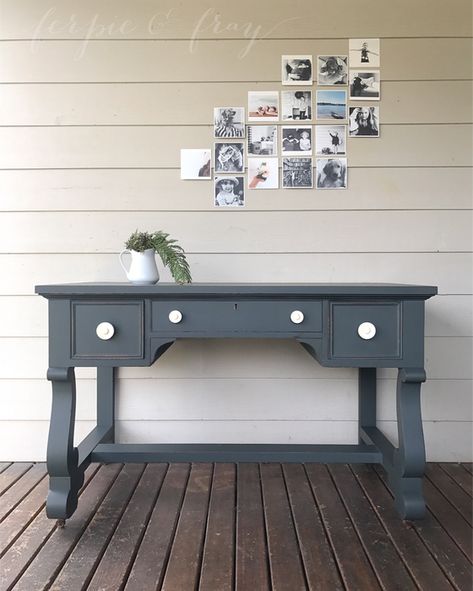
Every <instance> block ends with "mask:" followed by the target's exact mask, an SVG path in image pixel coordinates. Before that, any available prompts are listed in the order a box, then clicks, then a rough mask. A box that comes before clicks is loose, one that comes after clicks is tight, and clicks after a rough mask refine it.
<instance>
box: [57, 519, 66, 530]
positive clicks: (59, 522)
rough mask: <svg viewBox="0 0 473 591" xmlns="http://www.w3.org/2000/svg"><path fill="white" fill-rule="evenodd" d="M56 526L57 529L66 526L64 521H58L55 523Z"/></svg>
mask: <svg viewBox="0 0 473 591" xmlns="http://www.w3.org/2000/svg"><path fill="white" fill-rule="evenodd" d="M56 525H57V527H58V529H64V526H65V525H66V520H65V519H58V520H57V521H56Z"/></svg>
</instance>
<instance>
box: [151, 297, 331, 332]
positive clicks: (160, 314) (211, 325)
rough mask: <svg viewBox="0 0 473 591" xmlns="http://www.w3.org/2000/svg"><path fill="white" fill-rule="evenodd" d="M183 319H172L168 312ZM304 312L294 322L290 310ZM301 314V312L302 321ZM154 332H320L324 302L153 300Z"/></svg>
mask: <svg viewBox="0 0 473 591" xmlns="http://www.w3.org/2000/svg"><path fill="white" fill-rule="evenodd" d="M175 310H177V311H179V312H180V313H181V315H182V318H181V319H180V320H179V321H178V322H176V323H173V322H171V320H170V318H169V314H170V313H171V312H172V311H175ZM294 311H299V312H302V315H303V316H302V321H301V322H299V323H295V322H293V321H292V320H291V313H292V312H294ZM300 319H301V316H300V315H299V320H300ZM152 330H153V332H170V331H171V332H173V333H174V334H179V333H187V332H195V333H200V332H206V333H219V332H242V333H251V332H255V331H258V332H288V333H289V332H290V333H294V332H320V331H321V330H322V303H321V302H319V301H315V302H313V301H224V302H219V301H215V300H213V301H188V300H187V301H186V300H172V301H164V300H163V301H157V302H153V303H152Z"/></svg>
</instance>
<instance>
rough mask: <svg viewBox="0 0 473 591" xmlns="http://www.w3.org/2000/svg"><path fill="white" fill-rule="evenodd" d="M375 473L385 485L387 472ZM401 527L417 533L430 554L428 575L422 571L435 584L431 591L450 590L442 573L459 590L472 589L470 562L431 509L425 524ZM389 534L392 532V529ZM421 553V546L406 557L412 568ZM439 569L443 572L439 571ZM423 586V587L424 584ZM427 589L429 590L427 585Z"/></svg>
mask: <svg viewBox="0 0 473 591" xmlns="http://www.w3.org/2000/svg"><path fill="white" fill-rule="evenodd" d="M375 470H376V472H377V473H378V475H379V476H380V477H381V478H382V480H383V482H384V483H385V484H386V474H385V473H384V471H383V470H381V469H380V468H378V467H376V468H375ZM388 496H389V495H388ZM401 526H402V527H403V528H404V529H405V528H406V527H407V528H409V529H410V530H411V531H412V532H413V533H414V531H415V532H416V533H417V534H418V538H419V542H422V543H423V544H424V546H425V548H426V549H427V550H428V551H429V552H430V554H431V558H432V560H431V561H430V564H425V567H426V572H423V573H422V575H423V576H424V577H428V579H429V580H431V581H432V585H434V586H433V587H432V588H435V589H436V587H435V585H437V586H438V588H439V589H449V588H450V587H449V586H447V585H446V581H445V580H444V579H443V578H442V574H441V572H442V571H443V573H444V574H445V575H446V576H447V578H448V580H449V581H450V582H451V583H452V584H453V586H454V587H455V588H456V589H458V591H463V589H470V588H471V586H472V584H473V581H472V569H471V564H470V562H469V561H468V559H467V558H466V557H465V555H464V554H463V552H462V551H461V550H460V549H459V548H458V546H457V545H456V544H455V542H454V541H453V540H452V538H451V537H450V535H449V534H448V533H447V531H446V530H445V529H444V528H443V527H442V525H441V523H440V522H439V521H438V519H437V517H436V515H435V514H434V513H433V512H432V510H431V509H430V510H429V511H428V512H427V514H426V516H425V518H424V519H423V520H422V521H418V522H412V523H409V522H406V523H401ZM390 531H391V532H392V529H390ZM418 552H419V546H418V545H417V549H414V548H413V549H412V551H411V553H410V554H409V555H408V556H406V557H405V559H406V560H413V562H412V565H413V566H414V567H417V564H418V563H417V557H418V554H417V553H418ZM421 563H422V562H421ZM439 568H440V569H441V571H439ZM420 587H421V588H422V586H421V585H420ZM425 588H427V589H428V588H430V587H429V585H428V584H427V585H425Z"/></svg>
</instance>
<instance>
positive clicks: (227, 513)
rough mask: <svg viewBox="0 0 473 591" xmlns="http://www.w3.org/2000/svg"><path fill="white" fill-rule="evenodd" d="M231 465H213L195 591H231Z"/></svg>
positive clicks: (233, 485)
mask: <svg viewBox="0 0 473 591" xmlns="http://www.w3.org/2000/svg"><path fill="white" fill-rule="evenodd" d="M235 484H236V467H235V465H234V464H216V465H215V468H214V478H213V482H212V491H211V496H210V505H209V517H208V520H207V533H206V536H205V545H204V555H203V559H202V571H201V575H200V583H199V591H231V590H232V589H233V578H234V572H235V569H234V560H233V559H234V555H235Z"/></svg>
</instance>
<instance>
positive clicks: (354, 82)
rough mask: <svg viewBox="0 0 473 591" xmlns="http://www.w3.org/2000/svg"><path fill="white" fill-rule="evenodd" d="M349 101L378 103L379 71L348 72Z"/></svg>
mask: <svg viewBox="0 0 473 591" xmlns="http://www.w3.org/2000/svg"><path fill="white" fill-rule="evenodd" d="M349 88H350V99H357V100H365V101H379V98H380V76H379V70H369V71H368V70H366V71H365V70H350V87H349Z"/></svg>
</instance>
